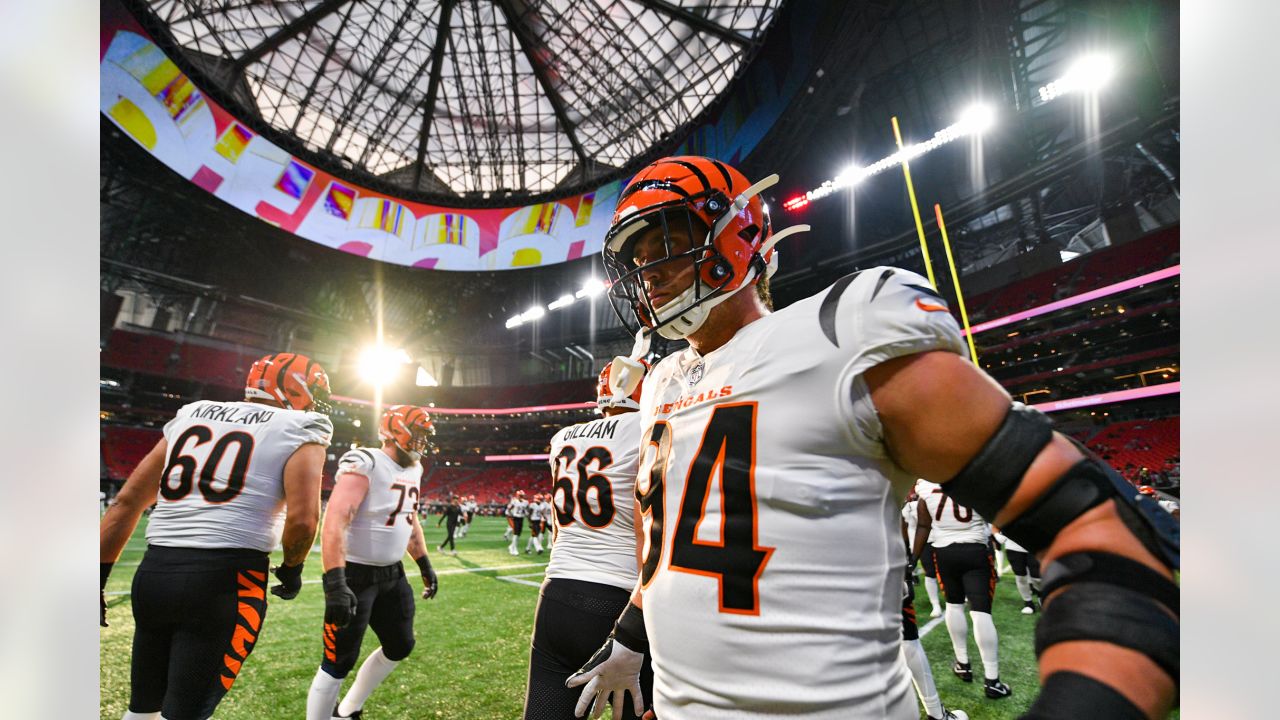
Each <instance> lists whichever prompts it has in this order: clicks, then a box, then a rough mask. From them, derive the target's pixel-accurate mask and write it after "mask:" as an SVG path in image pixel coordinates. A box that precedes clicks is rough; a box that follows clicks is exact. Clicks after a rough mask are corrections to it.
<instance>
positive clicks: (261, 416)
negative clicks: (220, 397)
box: [190, 403, 276, 425]
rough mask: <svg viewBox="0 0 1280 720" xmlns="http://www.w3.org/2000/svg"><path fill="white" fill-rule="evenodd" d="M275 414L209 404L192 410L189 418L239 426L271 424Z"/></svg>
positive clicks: (273, 411) (269, 411) (268, 411)
mask: <svg viewBox="0 0 1280 720" xmlns="http://www.w3.org/2000/svg"><path fill="white" fill-rule="evenodd" d="M275 414H276V411H275V410H263V409H253V410H249V409H247V408H243V407H237V406H235V405H220V404H218V403H209V404H208V405H206V406H205V407H202V408H196V409H195V410H193V411H192V412H191V415H190V417H192V418H200V419H201V420H217V421H218V422H230V423H239V424H241V425H260V424H262V423H267V422H271V418H273V417H275Z"/></svg>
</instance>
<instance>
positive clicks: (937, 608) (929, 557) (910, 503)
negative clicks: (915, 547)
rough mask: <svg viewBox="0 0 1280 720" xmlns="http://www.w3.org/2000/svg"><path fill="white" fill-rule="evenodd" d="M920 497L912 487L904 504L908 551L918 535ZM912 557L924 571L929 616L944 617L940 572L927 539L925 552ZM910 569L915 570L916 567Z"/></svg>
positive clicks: (904, 530)
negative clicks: (940, 593)
mask: <svg viewBox="0 0 1280 720" xmlns="http://www.w3.org/2000/svg"><path fill="white" fill-rule="evenodd" d="M919 499H920V498H919V496H917V495H916V492H915V490H914V489H912V491H911V493H910V494H909V495H907V501H906V502H905V503H903V505H902V540H903V542H905V543H906V544H907V552H911V543H912V540H913V539H914V538H915V536H916V523H917V520H916V501H917V500H919ZM911 559H912V560H918V561H920V565H921V566H922V568H923V571H924V591H925V594H926V595H928V596H929V617H935V618H936V617H942V606H941V603H939V602H938V573H937V572H936V571H935V570H934V567H933V548H932V547H930V545H929V544H928V542H927V541H926V542H925V552H924V553H922V554H921V555H920V557H918V558H917V557H915V556H914V555H912V556H911ZM908 570H909V571H910V572H912V573H914V572H915V568H914V567H911V568H908Z"/></svg>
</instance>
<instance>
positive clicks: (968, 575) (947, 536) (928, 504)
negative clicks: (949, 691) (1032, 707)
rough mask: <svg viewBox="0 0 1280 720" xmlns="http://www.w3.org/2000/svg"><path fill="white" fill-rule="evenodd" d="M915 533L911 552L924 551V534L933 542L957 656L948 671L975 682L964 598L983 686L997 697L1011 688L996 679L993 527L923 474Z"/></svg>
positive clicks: (987, 694)
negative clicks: (979, 662) (970, 660)
mask: <svg viewBox="0 0 1280 720" xmlns="http://www.w3.org/2000/svg"><path fill="white" fill-rule="evenodd" d="M916 493H917V494H918V495H919V496H920V499H919V500H917V501H916V503H917V506H918V507H917V511H916V516H917V517H918V518H919V524H918V525H917V526H916V537H915V540H914V541H913V543H912V546H911V547H912V557H913V558H914V557H917V556H918V555H919V554H920V553H922V552H924V545H925V539H926V538H928V539H930V540H931V541H932V543H933V563H934V567H936V568H937V569H938V584H939V585H941V586H942V592H943V595H945V596H946V599H947V611H946V615H945V619H946V623H947V633H948V634H949V635H951V648H952V650H954V651H955V655H956V662H955V665H953V666H952V668H951V671H952V672H954V673H955V674H956V676H957V677H959V678H960V679H961V680H963V681H965V682H973V670H972V668H971V667H970V665H969V623H968V622H967V621H966V620H965V617H964V604H965V602H966V601H967V602H968V603H969V617H971V618H973V637H974V639H975V640H977V641H978V655H979V656H980V657H981V658H982V671H983V677H984V683H983V692H984V693H986V696H987V697H989V698H991V699H993V700H998V699H1000V698H1006V697H1009V695H1011V694H1012V691H1011V690H1010V689H1009V686H1008V685H1006V684H1005V683H1002V682H1000V654H999V651H1000V643H999V635H998V634H997V632H996V625H995V622H994V620H992V618H991V603H992V601H994V600H995V594H996V561H995V556H994V555H993V554H992V551H991V542H990V541H991V527H990V526H989V525H988V524H987V521H986V520H984V519H983V518H982V516H981V515H979V514H978V513H975V512H974V511H973V509H972V508H968V507H965V506H963V505H961V504H960V503H958V502H956V501H955V500H954V499H953V498H951V497H949V496H948V495H947V494H946V492H945V491H944V490H943V489H942V487H941V486H939V485H936V484H934V483H931V482H929V481H927V480H920V481H918V482H917V483H916Z"/></svg>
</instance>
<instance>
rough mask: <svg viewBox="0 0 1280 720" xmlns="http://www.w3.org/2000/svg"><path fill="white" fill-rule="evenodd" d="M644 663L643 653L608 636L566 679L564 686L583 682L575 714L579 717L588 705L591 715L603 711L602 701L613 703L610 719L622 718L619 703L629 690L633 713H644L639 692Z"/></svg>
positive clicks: (596, 714)
mask: <svg viewBox="0 0 1280 720" xmlns="http://www.w3.org/2000/svg"><path fill="white" fill-rule="evenodd" d="M643 665H644V653H638V652H636V651H634V650H632V649H631V648H628V647H627V646H626V645H623V644H622V643H620V642H618V641H617V640H616V639H615V638H613V637H610V638H609V639H608V640H606V641H605V643H604V646H603V647H601V648H600V649H599V650H597V651H596V654H595V655H592V656H591V659H590V660H588V661H587V664H586V665H583V666H582V669H581V670H579V671H578V672H576V673H574V674H573V675H571V676H569V679H568V680H566V681H565V683H564V684H565V687H571V688H573V687H578V686H579V685H583V684H585V685H586V687H585V688H583V689H582V695H581V696H579V697H578V704H577V705H576V706H575V707H574V708H573V714H574V717H582V716H583V715H584V714H585V713H586V712H587V708H588V707H590V708H591V717H592V718H593V720H594V718H598V717H600V715H602V714H603V713H604V705H605V702H606V701H607V702H610V703H613V720H621V718H622V712H623V711H622V703H624V702H625V701H626V692H627V691H630V692H631V702H632V708H633V709H634V710H635V713H636V715H641V714H643V713H644V693H642V692H640V668H641V667H642V666H643Z"/></svg>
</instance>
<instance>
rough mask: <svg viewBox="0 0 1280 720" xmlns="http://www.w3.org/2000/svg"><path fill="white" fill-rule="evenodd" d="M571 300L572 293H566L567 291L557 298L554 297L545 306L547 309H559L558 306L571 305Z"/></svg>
mask: <svg viewBox="0 0 1280 720" xmlns="http://www.w3.org/2000/svg"><path fill="white" fill-rule="evenodd" d="M573 300H574V297H573V295H570V294H568V293H565V294H564V295H561V296H560V297H558V298H556V299H555V300H553V301H552V302H551V304H550V305H548V306H547V309H548V310H559V309H560V308H562V307H565V306H567V305H572V304H573Z"/></svg>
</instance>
